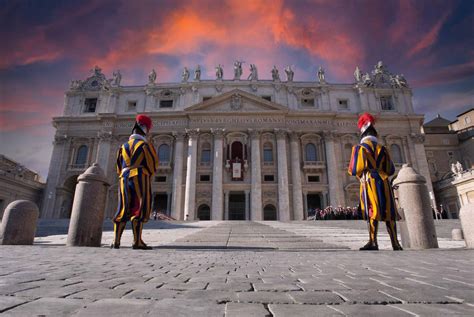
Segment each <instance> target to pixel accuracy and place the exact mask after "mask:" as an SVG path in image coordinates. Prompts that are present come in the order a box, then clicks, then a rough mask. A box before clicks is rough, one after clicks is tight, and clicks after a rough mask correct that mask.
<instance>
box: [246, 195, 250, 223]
mask: <svg viewBox="0 0 474 317" xmlns="http://www.w3.org/2000/svg"><path fill="white" fill-rule="evenodd" d="M245 220H250V190H246V191H245Z"/></svg>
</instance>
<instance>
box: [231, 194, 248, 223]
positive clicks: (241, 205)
mask: <svg viewBox="0 0 474 317" xmlns="http://www.w3.org/2000/svg"><path fill="white" fill-rule="evenodd" d="M229 220H245V193H243V192H242V193H240V192H237V193H231V194H230V195H229Z"/></svg>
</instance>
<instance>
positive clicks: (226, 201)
mask: <svg viewBox="0 0 474 317" xmlns="http://www.w3.org/2000/svg"><path fill="white" fill-rule="evenodd" d="M224 202H225V209H224V220H229V192H224Z"/></svg>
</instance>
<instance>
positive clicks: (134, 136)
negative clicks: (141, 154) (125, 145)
mask: <svg viewBox="0 0 474 317" xmlns="http://www.w3.org/2000/svg"><path fill="white" fill-rule="evenodd" d="M132 139H136V140H142V141H145V142H148V141H147V139H146V138H145V137H144V136H143V135H140V134H136V133H134V134H132V135H131V136H130V138H129V140H132Z"/></svg>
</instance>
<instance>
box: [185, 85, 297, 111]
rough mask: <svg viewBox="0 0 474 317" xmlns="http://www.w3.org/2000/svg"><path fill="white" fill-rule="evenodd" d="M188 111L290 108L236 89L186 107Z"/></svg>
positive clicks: (274, 109) (275, 109)
mask: <svg viewBox="0 0 474 317" xmlns="http://www.w3.org/2000/svg"><path fill="white" fill-rule="evenodd" d="M185 111H188V112H210V113H215V112H229V113H237V112H273V113H274V112H287V111H288V108H286V107H284V106H281V105H279V104H276V103H274V102H271V101H268V100H266V99H263V98H261V97H259V96H256V95H253V94H251V93H248V92H245V91H242V90H240V89H234V90H232V91H229V92H226V93H224V94H222V95H219V96H216V97H213V98H211V99H209V100H206V101H203V102H200V103H198V104H195V105H193V106H190V107H188V108H186V109H185Z"/></svg>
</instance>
